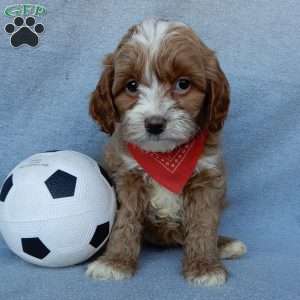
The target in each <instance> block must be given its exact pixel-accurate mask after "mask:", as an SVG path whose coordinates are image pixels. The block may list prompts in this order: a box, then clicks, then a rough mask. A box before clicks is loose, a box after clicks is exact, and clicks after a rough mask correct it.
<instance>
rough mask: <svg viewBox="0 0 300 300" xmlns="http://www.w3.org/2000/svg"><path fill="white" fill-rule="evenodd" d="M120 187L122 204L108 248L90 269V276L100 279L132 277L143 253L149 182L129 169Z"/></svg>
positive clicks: (118, 189)
mask: <svg viewBox="0 0 300 300" xmlns="http://www.w3.org/2000/svg"><path fill="white" fill-rule="evenodd" d="M116 189H117V194H118V200H119V202H120V208H119V210H118V212H117V216H116V221H115V224H114V226H113V228H112V232H111V236H110V239H109V242H108V245H107V249H106V251H105V253H104V255H103V256H101V257H99V258H98V259H97V260H96V261H94V262H92V263H91V264H90V265H89V266H88V269H87V275H88V276H91V277H92V278H95V279H99V280H105V279H116V280H121V279H126V278H129V277H131V276H132V275H133V274H134V273H135V271H136V268H137V263H138V256H139V253H140V247H141V234H142V222H143V214H144V205H145V203H146V200H147V197H146V191H147V189H146V186H145V185H144V184H143V181H142V178H141V177H140V176H138V175H137V174H135V173H128V174H126V176H123V177H122V178H119V179H118V182H117V186H116Z"/></svg>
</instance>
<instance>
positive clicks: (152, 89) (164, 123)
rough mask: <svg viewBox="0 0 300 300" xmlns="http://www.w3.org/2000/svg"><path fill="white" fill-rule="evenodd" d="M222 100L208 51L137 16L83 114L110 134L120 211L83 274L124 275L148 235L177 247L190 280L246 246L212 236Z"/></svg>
mask: <svg viewBox="0 0 300 300" xmlns="http://www.w3.org/2000/svg"><path fill="white" fill-rule="evenodd" d="M228 107H229V85H228V81H227V79H226V77H225V75H224V73H223V71H222V70H221V68H220V65H219V63H218V60H217V58H216V56H215V54H214V52H213V51H212V50H210V49H209V48H207V47H206V46H205V45H204V43H203V42H202V41H201V40H200V39H199V38H198V37H197V36H196V34H195V33H194V32H193V31H192V29H191V28H190V27H188V26H187V25H185V24H183V23H179V22H171V21H166V20H154V19H149V20H145V21H144V22H142V23H141V24H138V25H135V26H133V27H131V28H130V29H129V31H128V32H127V33H126V35H125V36H124V37H123V39H122V40H121V42H120V43H119V45H118V46H117V48H116V50H115V51H114V52H113V53H111V54H109V55H107V57H106V58H105V60H104V70H103V73H102V76H101V78H100V81H99V82H98V85H97V87H96V89H95V91H94V92H93V93H92V96H91V102H90V114H91V116H92V117H93V118H94V119H95V120H96V121H97V122H98V124H99V125H100V126H101V129H102V130H103V131H104V132H105V133H108V134H109V135H111V139H110V141H109V144H108V145H107V148H106V150H105V155H104V163H105V167H106V169H107V170H108V172H109V173H110V176H111V177H112V178H113V180H114V183H115V188H116V192H117V198H118V202H119V209H118V212H117V216H116V220H115V224H114V226H113V228H112V233H111V236H110V240H109V242H108V245H107V249H106V252H105V253H104V255H103V256H101V257H100V258H99V259H98V260H96V261H95V262H93V263H91V264H90V265H89V266H88V270H87V274H88V275H89V276H91V277H93V278H96V279H125V278H129V277H131V276H132V275H133V274H134V273H135V272H136V270H137V264H138V256H139V253H140V248H141V243H142V241H143V240H147V241H148V242H151V243H154V244H158V245H162V246H163V245H164V246H173V245H174V246H175V245H182V246H183V249H184V258H183V275H184V277H185V278H186V279H187V280H188V281H189V282H191V283H193V284H196V285H207V286H210V285H221V284H223V283H224V282H225V281H226V278H227V271H226V269H225V267H224V265H223V264H222V262H221V260H220V259H221V258H234V257H239V256H241V255H243V254H244V253H245V252H246V246H245V245H244V244H243V243H242V242H241V241H238V240H233V239H230V238H226V237H221V236H219V237H218V234H217V232H218V224H219V218H220V214H221V212H222V209H223V208H224V202H225V201H224V199H225V190H226V177H225V173H224V166H223V161H222V154H221V149H220V132H221V129H222V127H223V123H224V120H225V118H226V115H227V112H228ZM195 145H197V146H195ZM189 151H190V152H189ZM193 151H194V152H193ZM176 155H177V156H176ZM143 159H144V160H145V161H146V163H145V164H143ZM180 160H182V161H183V163H181V164H180V162H178V161H180ZM173 163H174V164H173ZM177 163H178V165H177ZM160 164H161V165H162V166H160ZM168 164H169V167H170V164H173V169H171V171H170V170H169V169H168V168H167V167H166V165H168ZM177 167H178V168H177ZM170 168H171V167H170ZM175 168H177V169H178V170H181V171H180V172H178V170H177V171H176V170H174V169H175ZM151 172H152V173H151Z"/></svg>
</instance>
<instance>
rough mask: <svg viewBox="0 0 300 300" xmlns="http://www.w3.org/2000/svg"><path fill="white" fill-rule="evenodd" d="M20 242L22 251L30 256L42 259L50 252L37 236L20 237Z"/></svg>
mask: <svg viewBox="0 0 300 300" xmlns="http://www.w3.org/2000/svg"><path fill="white" fill-rule="evenodd" d="M21 242H22V248H23V251H24V252H25V253H26V254H28V255H30V256H33V257H36V258H38V259H43V258H45V257H46V256H47V255H48V254H49V253H50V250H49V249H48V248H47V247H46V246H45V245H44V244H43V242H42V241H41V240H40V239H39V238H37V237H35V238H22V239H21Z"/></svg>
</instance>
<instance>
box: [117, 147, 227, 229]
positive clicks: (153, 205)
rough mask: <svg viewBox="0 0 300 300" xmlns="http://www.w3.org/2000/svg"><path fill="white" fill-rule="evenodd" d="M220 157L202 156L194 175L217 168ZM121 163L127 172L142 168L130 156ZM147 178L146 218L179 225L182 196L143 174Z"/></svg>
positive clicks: (218, 155) (218, 154)
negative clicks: (147, 206) (148, 192)
mask: <svg viewBox="0 0 300 300" xmlns="http://www.w3.org/2000/svg"><path fill="white" fill-rule="evenodd" d="M220 159H221V156H220V153H219V152H217V153H214V154H212V155H203V156H202V157H200V159H199V160H198V162H197V165H196V168H195V171H194V173H196V174H199V173H201V172H202V171H203V170H207V169H216V168H218V165H219V162H220ZM123 161H124V163H125V165H126V168H127V169H128V170H133V169H139V170H142V168H141V167H140V166H139V165H138V164H137V162H136V161H135V160H134V159H133V158H132V157H130V156H127V155H126V156H123ZM145 176H146V177H145V178H147V184H150V186H151V188H150V194H149V203H150V205H149V211H148V213H147V216H148V217H149V219H151V220H152V221H153V222H156V221H158V222H159V221H160V220H164V221H167V222H176V223H181V222H182V220H183V201H184V200H183V196H182V194H176V193H173V192H171V191H169V190H168V189H166V188H165V187H163V186H161V185H160V184H159V183H157V182H156V181H155V180H154V179H152V178H151V177H150V176H148V175H147V174H145Z"/></svg>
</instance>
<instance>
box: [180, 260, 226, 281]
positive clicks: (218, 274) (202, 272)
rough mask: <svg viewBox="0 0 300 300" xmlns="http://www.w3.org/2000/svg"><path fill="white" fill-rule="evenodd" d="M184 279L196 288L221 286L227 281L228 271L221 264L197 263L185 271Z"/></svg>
mask: <svg viewBox="0 0 300 300" xmlns="http://www.w3.org/2000/svg"><path fill="white" fill-rule="evenodd" d="M184 277H185V278H186V280H187V281H188V282H189V283H191V284H192V285H194V286H206V287H209V286H220V285H223V284H224V283H225V282H226V280H227V271H226V269H225V268H224V267H223V266H222V265H221V264H219V263H218V264H209V263H202V262H199V263H196V264H192V265H191V266H190V267H188V268H186V269H185V270H184Z"/></svg>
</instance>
